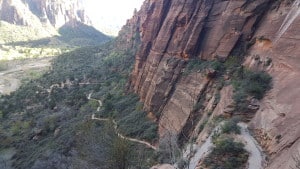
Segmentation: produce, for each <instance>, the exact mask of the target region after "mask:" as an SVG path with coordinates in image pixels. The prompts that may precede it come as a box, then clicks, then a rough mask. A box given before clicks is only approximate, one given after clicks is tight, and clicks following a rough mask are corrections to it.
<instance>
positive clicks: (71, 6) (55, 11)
mask: <svg viewBox="0 0 300 169" xmlns="http://www.w3.org/2000/svg"><path fill="white" fill-rule="evenodd" d="M0 19H1V20H4V21H7V22H9V23H12V24H17V25H26V26H28V25H34V24H37V22H41V23H43V24H47V23H48V24H51V25H52V26H54V27H55V28H59V27H61V26H63V25H64V24H66V23H68V22H72V21H79V22H81V23H85V24H90V20H89V19H88V17H87V16H86V15H85V12H84V8H83V4H82V2H81V1H80V0H72V1H52V0H2V2H1V3H0ZM74 23H75V22H74Z"/></svg>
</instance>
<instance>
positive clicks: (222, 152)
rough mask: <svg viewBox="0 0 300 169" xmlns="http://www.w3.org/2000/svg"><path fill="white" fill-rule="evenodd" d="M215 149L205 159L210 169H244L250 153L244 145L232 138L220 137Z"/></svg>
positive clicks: (206, 165)
mask: <svg viewBox="0 0 300 169" xmlns="http://www.w3.org/2000/svg"><path fill="white" fill-rule="evenodd" d="M214 144H215V147H214V148H213V150H212V152H211V153H210V154H209V155H208V156H207V157H206V158H205V159H204V165H205V167H206V168H209V169H216V168H222V169H242V168H244V167H245V164H246V162H247V159H248V156H249V155H248V153H247V151H245V150H244V145H243V144H242V143H238V142H235V141H234V140H233V139H232V138H227V137H220V138H218V139H217V140H215V142H214Z"/></svg>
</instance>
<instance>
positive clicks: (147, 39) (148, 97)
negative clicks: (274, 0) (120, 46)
mask: <svg viewBox="0 0 300 169" xmlns="http://www.w3.org/2000/svg"><path fill="white" fill-rule="evenodd" d="M149 3H150V5H149ZM144 5H148V8H146V9H147V10H146V11H144V13H145V14H147V15H146V16H147V17H146V18H145V20H142V23H141V34H142V36H141V40H142V46H141V48H140V50H139V52H138V53H137V55H136V65H135V69H134V72H133V75H132V81H131V86H132V89H133V90H134V91H135V92H137V93H139V94H140V96H141V99H142V100H143V101H144V102H145V103H146V104H145V109H146V110H148V111H158V110H160V109H161V107H160V106H162V105H164V104H165V103H164V102H161V103H160V104H159V105H157V104H155V103H154V102H155V100H166V99H165V98H164V96H168V93H158V92H159V91H160V90H156V88H159V87H158V86H157V85H156V84H155V83H156V79H164V81H165V82H166V83H169V84H171V83H172V80H171V79H168V78H165V77H159V76H160V75H159V74H158V73H156V72H159V71H157V68H158V67H159V65H160V64H165V63H164V62H163V61H162V60H161V58H163V57H164V56H171V57H176V58H179V59H183V60H184V59H187V58H193V57H199V58H201V59H208V60H212V59H214V58H217V57H218V58H226V57H227V56H228V55H230V53H231V52H232V50H233V48H234V47H235V46H236V44H237V42H238V41H239V40H240V39H246V38H249V36H251V34H252V33H253V28H254V26H256V24H257V23H256V22H258V21H259V19H260V18H261V13H258V12H256V11H257V10H261V9H264V8H266V7H267V6H268V1H267V0H266V1H255V2H253V3H246V2H245V1H217V0H215V1H211V0H209V1H208V0H201V1H192V0H186V1H184V2H183V1H167V0H165V1H154V2H151V1H146V3H145V4H144ZM142 10H145V8H142ZM169 10H170V11H172V12H168V11H169ZM171 85H172V84H171ZM156 91H157V92H156ZM163 91H164V89H163Z"/></svg>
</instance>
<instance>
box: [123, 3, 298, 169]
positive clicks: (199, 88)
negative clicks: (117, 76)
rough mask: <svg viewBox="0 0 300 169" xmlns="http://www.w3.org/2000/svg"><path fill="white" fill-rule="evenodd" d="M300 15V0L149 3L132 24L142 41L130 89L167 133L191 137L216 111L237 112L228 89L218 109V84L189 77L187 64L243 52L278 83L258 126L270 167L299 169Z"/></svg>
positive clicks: (198, 75)
mask: <svg viewBox="0 0 300 169" xmlns="http://www.w3.org/2000/svg"><path fill="white" fill-rule="evenodd" d="M297 3H298V4H297ZM295 4H296V5H295ZM299 10H300V9H299V1H298V0H296V1H290V0H282V1H279V0H278V1H276V0H252V1H244V0H226V1H224V0H182V1H180V0H146V1H145V2H144V4H143V6H142V8H141V10H140V11H139V12H137V13H136V15H135V16H134V18H133V19H132V20H129V21H128V24H127V27H130V25H131V27H133V26H132V25H134V24H135V27H134V28H135V33H136V34H138V35H139V36H138V39H139V41H141V45H140V48H139V50H138V52H137V54H136V62H135V67H134V70H133V72H132V76H131V80H130V88H131V90H132V91H134V92H135V93H137V94H139V96H140V98H141V100H142V101H143V102H144V109H145V110H146V111H148V112H154V113H155V114H157V116H158V118H159V126H160V129H159V131H160V136H163V135H164V133H166V132H169V131H171V132H173V133H175V134H178V135H180V134H182V132H189V133H191V132H192V131H185V130H187V129H189V130H194V129H196V128H197V127H195V126H199V124H197V123H198V122H199V121H203V118H208V117H207V116H208V114H211V113H208V112H209V111H212V112H213V113H212V114H222V113H223V112H224V111H229V109H231V108H230V106H232V105H231V102H232V101H230V100H228V99H226V98H227V97H226V96H224V95H228V92H224V91H227V90H228V88H227V89H226V90H225V89H222V90H221V91H223V92H221V96H220V97H221V102H220V103H219V105H214V106H212V103H213V102H214V100H217V99H215V97H214V95H215V94H216V92H217V90H216V89H215V85H214V84H215V81H214V80H212V79H210V78H208V77H205V76H204V74H203V72H202V73H201V72H194V73H192V74H189V75H188V76H183V75H182V72H183V71H184V67H185V62H186V60H188V59H191V58H200V59H203V60H213V59H220V60H225V59H226V58H227V57H228V56H230V55H235V54H239V55H240V56H242V55H244V56H247V57H246V61H245V63H244V66H246V67H248V68H251V69H253V70H266V71H268V72H269V73H270V74H271V75H272V77H273V79H274V80H273V89H272V90H271V91H270V92H269V93H268V94H267V96H266V97H265V98H264V99H263V101H262V103H261V105H260V108H259V110H258V112H257V113H256V115H255V117H254V118H253V119H252V121H251V127H252V129H253V130H254V131H257V132H256V133H257V138H262V139H259V141H260V143H261V144H262V145H263V146H264V148H265V150H266V151H267V152H268V153H269V158H270V162H269V166H268V167H267V168H268V169H279V168H280V169H288V168H289V167H290V166H291V165H293V160H292V156H293V155H295V154H296V153H297V151H300V150H299V149H300V141H299V140H300V139H299V138H300V129H299V128H300V119H299V117H300V116H299V113H300V112H299V110H300V107H299V105H300V104H299V103H300V90H299V86H300V80H299V77H300V76H299V75H300V73H299V72H300V67H299V65H300V60H299V59H300V56H299V53H300V48H298V47H297V46H299V44H300V33H299V30H300V29H299V28H300V17H299V12H297V11H299ZM291 11H292V13H291ZM135 33H132V34H135ZM251 45H252V46H251ZM225 79H226V78H225ZM231 91H232V90H231ZM226 93H227V94H226ZM231 94H232V92H231ZM201 99H202V101H201ZM224 99H225V100H224ZM195 100H196V101H195ZM199 101H201V104H202V105H203V106H204V108H200V109H199V110H198V112H197V111H195V110H194V109H193V108H194V106H196V103H199ZM227 103H228V104H229V103H230V104H229V105H228V104H227ZM255 104H256V108H258V107H259V106H258V105H257V103H255ZM228 106H229V107H228ZM208 107H209V108H208ZM224 109H225V110H224ZM193 119H196V120H193ZM192 123H195V124H193V125H192V127H191V124H192ZM199 123H200V122H199ZM199 138H201V137H199Z"/></svg>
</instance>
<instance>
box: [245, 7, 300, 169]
mask: <svg viewBox="0 0 300 169" xmlns="http://www.w3.org/2000/svg"><path fill="white" fill-rule="evenodd" d="M299 4H300V1H295V2H294V4H293V5H292V6H291V5H290V4H289V5H287V4H285V3H282V4H281V5H280V6H279V7H278V9H277V10H276V11H271V12H269V13H268V14H267V15H266V16H265V17H264V19H263V24H261V26H260V27H259V28H258V29H257V31H256V33H255V36H256V37H261V36H263V37H264V39H265V40H264V41H257V42H256V43H255V45H254V46H253V47H252V48H251V49H250V54H249V55H250V58H248V60H247V61H248V65H249V67H251V68H252V69H258V68H259V67H261V65H262V64H263V63H264V60H267V59H269V58H271V59H272V64H271V66H269V67H268V68H267V70H268V72H269V73H270V74H271V75H272V76H273V89H272V90H271V91H270V92H269V93H268V94H267V96H266V97H265V98H264V100H263V101H262V104H261V108H260V109H259V110H258V112H257V113H256V116H255V118H254V119H253V120H252V122H251V124H252V125H251V127H252V128H253V129H255V130H256V132H257V134H258V138H260V139H259V140H260V142H261V144H262V145H263V146H264V147H265V149H266V150H267V151H268V153H269V154H270V155H271V164H270V165H269V166H268V167H267V168H268V169H273V168H288V166H293V165H294V160H292V158H291V156H295V155H296V154H297V153H299V152H300V116H299V115H300V104H299V103H300V87H299V86H300V79H299V77H300V67H299V65H300V49H299V47H298V46H299V44H300V32H299V30H300V29H299V28H300V15H299V13H300V12H299V11H300V8H299ZM295 11H296V12H295ZM297 11H298V12H297ZM270 42H271V43H270ZM251 56H259V59H258V60H257V59H256V60H257V61H254V60H253V59H252V60H251ZM249 60H251V61H252V62H251V61H249ZM257 62H260V63H257ZM251 63H252V64H251Z"/></svg>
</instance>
